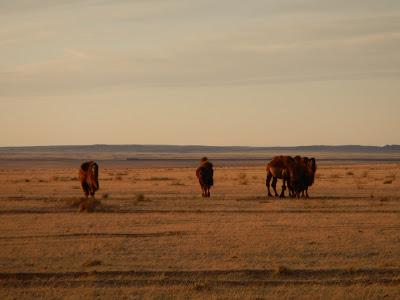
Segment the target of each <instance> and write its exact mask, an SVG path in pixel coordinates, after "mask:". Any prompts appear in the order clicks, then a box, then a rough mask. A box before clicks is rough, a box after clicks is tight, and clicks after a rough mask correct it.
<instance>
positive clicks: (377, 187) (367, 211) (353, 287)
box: [0, 164, 400, 299]
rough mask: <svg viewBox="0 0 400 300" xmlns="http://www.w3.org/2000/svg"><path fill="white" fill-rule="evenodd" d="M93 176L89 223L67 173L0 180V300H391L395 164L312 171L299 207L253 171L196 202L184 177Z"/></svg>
mask: <svg viewBox="0 0 400 300" xmlns="http://www.w3.org/2000/svg"><path fill="white" fill-rule="evenodd" d="M106 168H107V170H104V171H103V172H102V171H101V172H100V191H99V193H98V194H97V195H96V197H97V198H98V199H102V203H101V204H98V205H99V206H98V209H97V210H96V211H95V212H94V213H91V214H77V213H76V212H77V210H78V208H79V207H80V205H81V203H82V200H81V198H82V196H83V193H82V191H81V190H80V189H76V187H77V186H78V185H79V183H78V182H75V181H73V180H71V178H74V176H75V177H76V172H77V171H76V168H74V166H62V167H60V168H57V167H53V168H49V169H46V170H43V168H36V167H33V166H32V167H29V166H28V170H25V169H22V168H11V167H10V168H2V169H1V170H0V185H1V187H2V188H1V189H0V201H1V204H2V205H1V206H0V239H1V244H2V246H1V249H0V287H1V288H0V298H1V299H9V298H19V299H20V298H24V299H33V298H43V299H59V298H67V299H82V298H96V297H98V298H102V299H115V298H121V299H124V298H126V299H129V298H132V297H133V298H182V299H185V298H186V299H187V298H201V299H220V298H225V299H226V298H229V299H255V298H269V299H277V298H279V299H282V298H283V299H383V298H387V299H396V298H399V297H400V238H399V234H398V233H399V229H400V218H399V214H400V181H398V180H396V176H398V174H399V166H398V165H396V164H380V165H379V164H374V165H360V164H353V165H345V166H339V165H321V166H320V167H319V169H318V173H317V174H318V176H317V180H316V183H315V186H313V187H312V188H311V189H310V195H311V197H312V198H311V199H309V200H306V199H300V200H298V199H283V200H281V199H275V198H268V199H267V198H266V197H265V186H264V184H265V183H264V181H265V179H264V178H265V174H264V166H262V165H260V166H251V167H246V166H235V167H218V166H216V169H215V187H214V188H213V190H212V197H211V198H210V199H203V198H202V197H201V190H200V188H199V186H198V182H197V179H196V177H195V174H194V169H193V168H187V167H176V168H174V167H168V168H162V167H152V168H140V167H137V168H129V169H128V168H122V167H120V166H118V167H116V166H113V165H109V166H106ZM349 172H352V173H353V174H354V175H349V174H348V173H349ZM117 174H122V175H117ZM55 176H57V178H69V180H59V179H58V180H53V179H52V178H55ZM115 176H122V180H103V179H105V178H112V179H114V178H115ZM131 178H135V182H134V183H133V181H132V179H131ZM152 178H153V179H154V178H157V179H156V180H151V179H152ZM160 178H164V179H161V180H160ZM165 178H168V180H166V179H165ZM149 179H150V180H149ZM27 180H28V181H27ZM385 180H393V181H392V183H391V184H383V182H384V181H385ZM243 182H246V184H243ZM280 184H281V183H279V185H278V187H279V188H280ZM110 195H112V197H111V196H110ZM89 200H90V199H89ZM21 287H23V288H21Z"/></svg>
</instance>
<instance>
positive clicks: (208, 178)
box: [196, 157, 214, 197]
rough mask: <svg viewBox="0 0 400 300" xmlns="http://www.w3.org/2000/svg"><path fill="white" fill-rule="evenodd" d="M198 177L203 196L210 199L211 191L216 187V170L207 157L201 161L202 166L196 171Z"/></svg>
mask: <svg viewBox="0 0 400 300" xmlns="http://www.w3.org/2000/svg"><path fill="white" fill-rule="evenodd" d="M196 177H197V178H198V179H199V183H200V186H201V191H202V196H203V197H210V196H211V194H210V189H211V187H212V186H213V185H214V170H213V165H212V163H210V162H209V161H208V159H207V157H203V158H202V159H201V160H200V166H199V167H198V168H197V170H196Z"/></svg>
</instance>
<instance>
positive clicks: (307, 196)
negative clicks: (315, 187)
mask: <svg viewBox="0 0 400 300" xmlns="http://www.w3.org/2000/svg"><path fill="white" fill-rule="evenodd" d="M306 198H307V199H309V198H310V196H309V195H308V187H306Z"/></svg>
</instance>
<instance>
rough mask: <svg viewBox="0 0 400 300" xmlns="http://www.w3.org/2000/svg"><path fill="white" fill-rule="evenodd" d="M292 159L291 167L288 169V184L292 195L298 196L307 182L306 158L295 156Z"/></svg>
mask: <svg viewBox="0 0 400 300" xmlns="http://www.w3.org/2000/svg"><path fill="white" fill-rule="evenodd" d="M294 161H295V163H294V165H293V167H292V168H291V169H290V170H289V177H290V185H291V186H292V189H293V197H297V198H300V196H301V193H303V192H304V191H305V189H306V187H307V184H308V182H309V173H308V158H307V157H303V158H302V157H301V156H296V157H295V158H294Z"/></svg>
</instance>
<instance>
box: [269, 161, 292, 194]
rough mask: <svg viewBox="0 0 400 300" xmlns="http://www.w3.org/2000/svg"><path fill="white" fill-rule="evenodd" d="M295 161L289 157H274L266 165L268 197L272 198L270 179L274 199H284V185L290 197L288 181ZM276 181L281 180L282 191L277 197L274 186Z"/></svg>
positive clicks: (290, 190) (289, 183)
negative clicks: (287, 188)
mask: <svg viewBox="0 0 400 300" xmlns="http://www.w3.org/2000/svg"><path fill="white" fill-rule="evenodd" d="M294 165H295V161H294V159H293V158H292V157H290V156H275V157H274V158H273V159H272V160H271V161H270V162H269V163H268V165H267V168H266V170H267V179H266V186H267V189H268V197H272V196H273V195H272V194H271V189H270V185H271V179H272V188H273V190H274V192H275V197H278V196H279V197H280V198H284V197H285V190H286V185H288V187H289V193H290V195H292V186H291V181H290V173H291V170H292V169H293V168H294ZM278 179H282V180H283V185H282V191H281V194H280V195H279V194H278V192H277V191H276V184H277V182H278Z"/></svg>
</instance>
